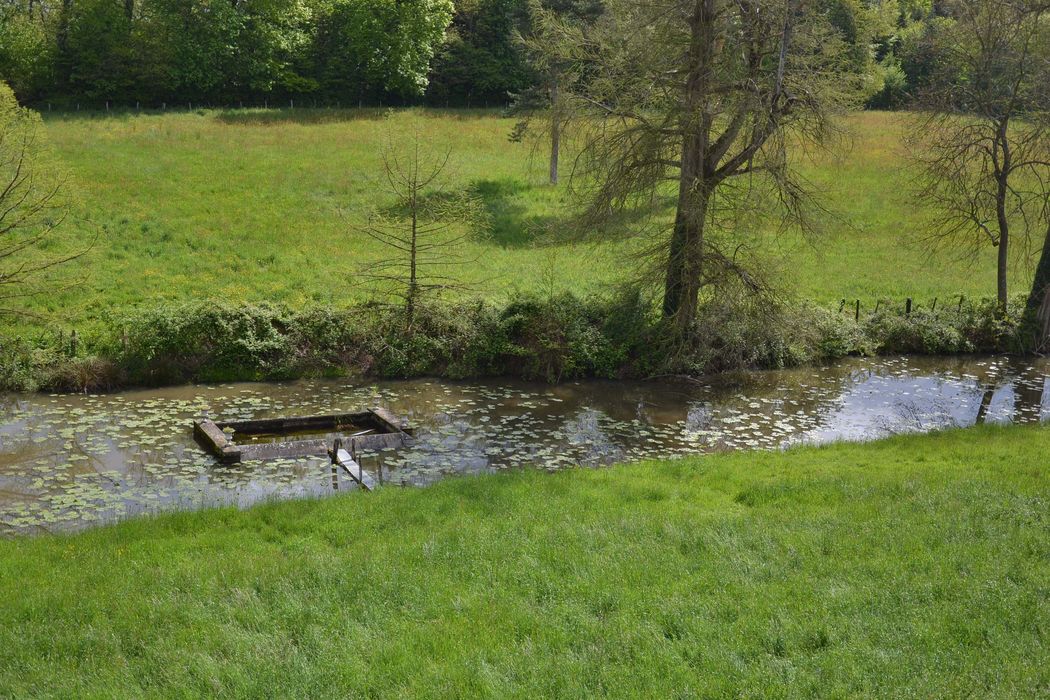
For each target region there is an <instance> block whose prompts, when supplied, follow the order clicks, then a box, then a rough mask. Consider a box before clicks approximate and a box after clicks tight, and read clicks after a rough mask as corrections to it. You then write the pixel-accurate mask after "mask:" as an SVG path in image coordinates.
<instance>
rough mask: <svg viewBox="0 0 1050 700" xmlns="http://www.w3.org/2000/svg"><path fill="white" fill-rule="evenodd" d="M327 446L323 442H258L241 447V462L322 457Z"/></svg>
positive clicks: (326, 451)
mask: <svg viewBox="0 0 1050 700" xmlns="http://www.w3.org/2000/svg"><path fill="white" fill-rule="evenodd" d="M327 454H328V445H327V444H326V443H325V441H324V440H293V441H290V442H260V443H256V444H254V445H243V446H242V447H241V459H242V460H255V459H289V458H293V457H324V456H326V455H327Z"/></svg>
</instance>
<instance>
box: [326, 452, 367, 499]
mask: <svg viewBox="0 0 1050 700" xmlns="http://www.w3.org/2000/svg"><path fill="white" fill-rule="evenodd" d="M332 461H333V462H335V463H336V464H338V465H339V466H340V467H342V468H343V469H345V470H346V473H347V474H349V475H350V478H351V479H353V480H354V481H356V482H357V483H358V485H359V486H360V487H361V488H363V489H364V490H365V491H371V490H373V489H374V488H375V487H376V480H375V477H373V476H372V475H371V474H369V473H368V472H366V471H365V470H364V469H362V468H361V465H360V464H358V463H357V462H356V461H355V460H354V458H353V457H351V456H350V453H349V452H347V451H346V450H344V449H342V448H340V449H338V450H336V452H335V455H334V456H333V457H332Z"/></svg>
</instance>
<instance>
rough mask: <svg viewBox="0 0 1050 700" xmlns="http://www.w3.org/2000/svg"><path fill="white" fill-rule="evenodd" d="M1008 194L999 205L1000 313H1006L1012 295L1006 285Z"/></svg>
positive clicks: (997, 284) (997, 294)
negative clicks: (1006, 202)
mask: <svg viewBox="0 0 1050 700" xmlns="http://www.w3.org/2000/svg"><path fill="white" fill-rule="evenodd" d="M1005 201H1006V195H1005V194H1004V195H1003V203H1002V204H1001V205H999V207H998V208H999V209H1000V211H1001V213H1000V215H999V251H998V253H999V260H998V263H997V266H996V298H997V299H998V302H999V311H1000V313H1004V314H1005V313H1006V304H1007V302H1009V300H1010V297H1009V294H1008V291H1009V290H1008V289H1007V285H1006V282H1007V280H1006V277H1007V274H1009V268H1010V222H1009V221H1007V219H1006V206H1005Z"/></svg>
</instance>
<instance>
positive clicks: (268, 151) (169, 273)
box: [34, 110, 1028, 324]
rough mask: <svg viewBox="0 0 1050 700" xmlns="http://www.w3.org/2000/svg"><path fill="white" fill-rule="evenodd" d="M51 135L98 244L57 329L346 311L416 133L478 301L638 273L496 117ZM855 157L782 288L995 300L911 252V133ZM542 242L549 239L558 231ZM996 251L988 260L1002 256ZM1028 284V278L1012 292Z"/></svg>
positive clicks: (215, 116)
mask: <svg viewBox="0 0 1050 700" xmlns="http://www.w3.org/2000/svg"><path fill="white" fill-rule="evenodd" d="M46 123H47V131H48V133H49V135H50V139H51V141H52V143H53V145H54V146H55V148H56V150H57V152H58V154H59V156H60V157H61V158H62V160H63V161H64V162H65V163H66V164H67V165H68V168H69V171H70V173H71V179H72V181H73V183H74V186H75V189H76V191H77V193H78V197H79V203H78V205H77V214H78V217H80V218H81V219H82V221H80V222H77V223H75V224H73V225H72V226H71V227H70V230H69V232H70V234H73V235H76V236H77V237H79V238H81V239H89V238H90V237H91V236H93V235H94V232H98V233H99V235H100V237H99V239H98V242H97V243H96V244H95V246H94V248H93V249H92V250H91V252H90V253H89V254H88V255H87V256H86V257H84V258H83V259H81V260H80V261H78V263H77V268H78V272H80V273H82V275H83V277H84V278H85V279H86V281H85V283H84V284H83V285H82V286H79V287H76V288H73V289H70V290H68V291H65V292H62V293H56V294H52V295H50V296H48V297H46V298H41V299H37V300H36V301H35V302H34V303H35V304H37V308H38V309H40V310H44V311H47V312H48V313H49V314H51V315H53V316H54V317H55V318H57V319H58V320H59V322H61V323H63V324H66V323H76V324H83V323H86V322H89V321H90V320H91V319H95V318H97V317H98V316H99V314H100V313H102V312H104V311H106V310H111V309H121V308H127V307H131V306H149V305H152V304H155V303H157V302H160V301H170V300H182V299H189V298H202V297H204V298H212V297H214V298H223V299H230V300H275V301H281V302H286V303H289V304H292V305H302V304H308V303H311V302H326V303H327V302H332V303H336V304H340V303H343V302H346V301H349V300H353V299H359V298H361V297H363V296H365V295H367V294H368V293H369V290H368V289H367V287H364V286H360V285H355V284H353V282H354V280H355V275H354V271H355V270H356V269H357V268H358V266H359V265H360V264H361V263H362V262H367V261H368V260H372V259H375V258H376V257H377V256H378V255H379V251H377V249H376V246H375V244H374V243H372V242H371V241H370V240H369V239H367V238H365V237H364V235H363V234H360V233H357V234H355V233H352V232H351V231H350V230H349V229H350V224H351V223H360V222H362V221H363V220H364V219H365V218H366V216H367V213H368V211H369V209H370V208H371V207H372V206H373V205H375V204H379V205H382V204H383V202H384V199H383V196H382V194H381V192H380V190H379V189H378V174H379V173H378V167H379V163H380V150H381V147H382V145H383V144H384V143H385V142H387V141H388V140H390V139H397V138H398V137H399V135H400V136H404V135H406V134H407V133H409V132H410V131H411V130H412V129H419V131H420V133H421V134H422V135H423V137H424V138H425V139H426V140H428V141H429V142H432V143H433V144H435V147H436V148H438V149H442V148H446V147H450V148H451V149H452V152H453V157H452V173H453V175H452V178H451V179H450V187H451V188H452V189H471V190H473V191H475V192H477V193H479V194H480V195H481V196H482V197H483V198H484V200H485V202H486V206H487V208H488V210H489V212H490V214H491V215H492V224H493V225H492V229H491V231H489V232H488V234H487V235H486V236H485V237H483V238H481V239H478V240H475V241H473V242H472V243H470V244H469V246H468V250H467V254H468V256H477V257H478V262H477V264H475V265H471V266H469V267H468V268H465V269H464V270H463V271H462V274H463V276H464V277H465V278H466V279H467V281H472V282H483V284H481V286H480V287H479V293H481V294H483V295H486V296H489V297H506V296H507V295H509V294H510V293H512V292H514V291H516V290H538V289H547V288H548V287H550V286H551V284H552V282H553V286H555V287H557V288H565V289H571V290H574V291H576V292H580V293H587V292H591V291H600V290H602V289H604V288H606V287H607V286H608V285H611V284H616V283H618V282H620V281H622V280H623V279H624V278H625V277H628V276H629V275H630V272H629V270H630V267H631V266H630V263H629V262H626V256H627V254H628V253H629V251H630V250H631V249H632V246H633V245H634V244H632V243H631V242H626V241H624V240H618V241H609V242H607V243H604V244H602V245H599V246H594V245H589V244H588V245H582V244H570V243H568V242H566V240H565V234H564V226H563V225H562V224H563V223H564V221H565V218H566V217H567V216H568V213H569V208H568V205H567V201H568V200H567V197H566V195H565V189H564V187H562V188H560V189H555V188H551V187H549V186H548V185H546V184H545V181H544V172H545V162H544V161H543V157H542V150H540V151H538V152H537V153H538V155H537V156H536V157H533V150H534V149H533V148H532V147H531V146H529V145H527V144H515V143H510V142H509V141H508V139H507V135H508V133H509V132H510V130H511V127H512V123H513V122H512V120H510V119H504V118H500V117H498V116H497V114H496V113H494V112H455V111H453V112H444V111H432V112H406V111H401V112H392V113H384V112H376V111H368V110H365V111H347V112H324V111H310V110H296V111H270V112H265V111H259V112H218V111H209V112H202V113H182V114H178V113H170V114H162V115H159V114H142V115H111V116H106V115H87V114H81V115H76V114H73V115H53V116H50V117H49V118H48V119H47V120H46ZM847 127H848V129H849V131H850V133H851V134H852V145H851V147H850V148H849V149H848V151H843V152H841V153H840V154H839V155H838V156H836V157H830V156H821V157H820V158H819V159H818V160H817V161H816V162H813V163H808V164H803V171H804V173H805V174H806V176H807V177H808V178H809V179H811V180H812V181H813V183H814V184H815V185H817V186H818V187H819V188H820V189H821V190H822V191H823V192H824V198H823V201H824V202H825V204H826V205H827V206H828V207H829V209H830V210H831V211H832V212H833V213H834V214H835V218H834V219H831V220H829V221H828V223H827V231H826V233H825V235H824V236H822V237H821V238H819V239H816V240H812V241H806V242H804V241H801V240H800V239H799V237H798V236H797V235H791V234H786V235H782V236H780V237H778V238H776V239H775V240H774V241H773V242H772V243H771V244H770V246H769V247H768V249H767V252H768V259H769V265H770V267H771V269H772V270H773V271H774V273H775V275H776V277H777V279H778V280H779V283H780V284H781V285H782V286H783V288H785V289H788V290H793V291H794V292H796V293H797V294H798V295H799V296H801V297H804V298H811V299H815V300H818V301H821V302H825V303H830V302H833V301H836V300H838V299H840V298H843V297H846V298H857V297H859V298H861V299H864V300H871V301H873V300H874V299H875V298H876V297H885V298H893V299H903V298H904V297H905V296H912V297H915V298H916V300H918V301H925V302H928V301H930V300H932V298H933V297H941V298H942V299H944V298H945V297H948V296H951V295H957V294H966V295H968V296H974V297H976V296H991V295H992V294H993V293H994V272H993V267H992V264H991V258H990V257H987V258H985V259H983V260H982V261H980V264H979V265H977V266H976V267H973V266H970V265H968V264H965V263H962V262H960V261H958V260H954V259H951V258H949V257H941V258H938V259H936V260H934V261H929V260H927V259H926V258H925V256H924V254H923V252H922V250H921V248H919V247H917V246H915V245H913V243H912V242H913V241H914V239H915V237H916V232H917V231H918V230H919V229H920V228H921V220H922V217H923V213H922V212H920V211H916V210H915V209H914V208H913V207H912V206H911V204H910V203H909V195H908V186H907V178H908V175H907V173H906V172H904V171H902V168H901V163H902V162H903V160H902V148H901V144H900V136H901V128H902V125H901V121H900V117H898V116H895V115H892V114H886V113H863V114H858V115H855V116H853V117H851V118H850V119H849V120H848V122H847ZM545 232H546V234H547V237H546V239H545V240H543V241H540V240H537V237H538V236H540V234H542V233H545ZM991 254H992V252H991V250H989V251H988V256H991ZM1027 279H1028V276H1027V274H1026V273H1025V271H1024V269H1023V268H1021V267H1020V266H1019V268H1018V273H1017V277H1015V286H1014V291H1018V292H1020V291H1024V284H1025V283H1026V282H1027Z"/></svg>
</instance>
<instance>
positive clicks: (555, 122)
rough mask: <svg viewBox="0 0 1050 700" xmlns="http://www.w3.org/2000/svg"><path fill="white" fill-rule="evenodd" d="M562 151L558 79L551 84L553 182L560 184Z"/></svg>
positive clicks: (551, 171)
mask: <svg viewBox="0 0 1050 700" xmlns="http://www.w3.org/2000/svg"><path fill="white" fill-rule="evenodd" d="M560 151H561V110H560V105H559V104H558V81H557V80H555V81H554V82H553V83H552V84H551V170H550V178H551V184H552V185H557V184H558V156H559V155H560Z"/></svg>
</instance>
